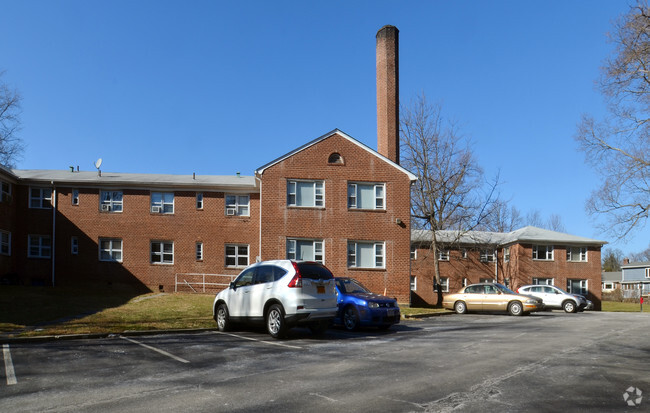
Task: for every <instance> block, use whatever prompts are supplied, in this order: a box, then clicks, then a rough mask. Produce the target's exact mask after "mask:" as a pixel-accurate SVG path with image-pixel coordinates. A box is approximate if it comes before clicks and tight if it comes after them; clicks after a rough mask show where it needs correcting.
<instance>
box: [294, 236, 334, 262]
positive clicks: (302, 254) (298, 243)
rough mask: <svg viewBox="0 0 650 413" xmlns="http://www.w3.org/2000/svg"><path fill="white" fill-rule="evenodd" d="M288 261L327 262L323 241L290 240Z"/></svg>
mask: <svg viewBox="0 0 650 413" xmlns="http://www.w3.org/2000/svg"><path fill="white" fill-rule="evenodd" d="M287 259H290V260H305V261H316V262H320V263H324V262H325V250H324V247H323V240H313V239H288V240H287Z"/></svg>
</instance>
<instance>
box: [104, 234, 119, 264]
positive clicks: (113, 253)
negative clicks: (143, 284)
mask: <svg viewBox="0 0 650 413" xmlns="http://www.w3.org/2000/svg"><path fill="white" fill-rule="evenodd" d="M99 260H100V261H114V262H122V240H121V239H119V238H100V239H99Z"/></svg>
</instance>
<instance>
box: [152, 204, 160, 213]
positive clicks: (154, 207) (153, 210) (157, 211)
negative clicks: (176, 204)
mask: <svg viewBox="0 0 650 413" xmlns="http://www.w3.org/2000/svg"><path fill="white" fill-rule="evenodd" d="M151 212H153V213H154V214H160V213H161V212H162V208H161V207H159V206H152V207H151Z"/></svg>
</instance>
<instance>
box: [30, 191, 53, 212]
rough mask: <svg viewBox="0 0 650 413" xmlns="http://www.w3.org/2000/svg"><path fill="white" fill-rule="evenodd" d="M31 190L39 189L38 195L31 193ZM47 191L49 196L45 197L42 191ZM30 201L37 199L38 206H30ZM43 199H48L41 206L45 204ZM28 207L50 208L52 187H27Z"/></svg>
mask: <svg viewBox="0 0 650 413" xmlns="http://www.w3.org/2000/svg"><path fill="white" fill-rule="evenodd" d="M33 190H38V191H39V195H38V196H37V197H35V196H33V195H32V191H33ZM48 191H49V193H50V195H49V197H46V196H45V194H44V193H45V192H48ZM32 201H38V203H39V206H32ZM45 201H48V205H46V206H43V205H44V204H45ZM29 208H30V209H52V188H47V187H37V186H30V187H29Z"/></svg>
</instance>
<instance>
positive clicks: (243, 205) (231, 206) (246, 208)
mask: <svg viewBox="0 0 650 413" xmlns="http://www.w3.org/2000/svg"><path fill="white" fill-rule="evenodd" d="M226 215H236V216H241V217H247V216H250V196H248V195H226Z"/></svg>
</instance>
